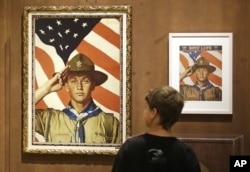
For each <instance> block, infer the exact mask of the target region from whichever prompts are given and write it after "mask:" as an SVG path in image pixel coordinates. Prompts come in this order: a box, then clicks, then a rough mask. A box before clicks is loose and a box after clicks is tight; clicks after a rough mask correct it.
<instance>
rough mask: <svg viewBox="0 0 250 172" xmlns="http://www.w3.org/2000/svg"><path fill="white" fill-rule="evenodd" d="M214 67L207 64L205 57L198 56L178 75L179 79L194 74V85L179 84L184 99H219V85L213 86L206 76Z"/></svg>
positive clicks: (220, 92) (220, 95)
mask: <svg viewBox="0 0 250 172" xmlns="http://www.w3.org/2000/svg"><path fill="white" fill-rule="evenodd" d="M215 70H216V68H215V67H214V66H211V65H210V64H209V61H208V60H207V59H206V58H205V57H200V58H199V59H198V60H197V61H196V62H195V64H194V65H193V66H192V67H190V68H188V69H187V70H186V71H185V72H184V73H182V74H181V75H180V81H182V80H183V79H184V78H185V77H187V76H190V75H192V74H193V73H194V74H195V76H196V79H197V81H196V83H195V84H194V85H180V93H181V94H182V95H183V97H184V99H185V100H201V101H221V100H222V91H221V89H220V88H219V87H215V86H214V85H213V84H212V83H210V82H209V80H208V76H209V74H210V73H212V72H214V71H215Z"/></svg>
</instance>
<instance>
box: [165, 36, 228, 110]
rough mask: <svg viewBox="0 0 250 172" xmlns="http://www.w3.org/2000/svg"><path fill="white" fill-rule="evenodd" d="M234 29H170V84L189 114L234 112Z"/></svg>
mask: <svg viewBox="0 0 250 172" xmlns="http://www.w3.org/2000/svg"><path fill="white" fill-rule="evenodd" d="M232 37H233V35H232V33H169V85H170V86H173V87H174V88H176V89H177V90H179V91H180V92H181V94H182V95H183V96H184V99H185V105H184V108H183V113H186V114H232V113H233V106H232V87H233V86H232Z"/></svg>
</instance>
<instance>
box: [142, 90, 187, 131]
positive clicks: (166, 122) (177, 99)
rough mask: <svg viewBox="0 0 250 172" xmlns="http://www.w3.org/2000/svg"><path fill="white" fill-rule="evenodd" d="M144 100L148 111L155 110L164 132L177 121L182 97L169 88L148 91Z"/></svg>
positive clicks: (182, 101)
mask: <svg viewBox="0 0 250 172" xmlns="http://www.w3.org/2000/svg"><path fill="white" fill-rule="evenodd" d="M145 100H146V101H147V103H148V105H149V108H150V109H153V108H156V109H157V112H158V114H159V116H160V123H161V125H162V126H163V128H164V129H166V130H169V129H170V128H171V127H172V126H173V125H174V124H175V123H176V122H177V121H178V120H179V116H180V114H181V111H182V108H183V106H184V98H183V96H182V95H181V94H180V93H179V92H178V91H177V90H175V89H174V88H172V87H169V86H164V87H159V88H155V89H151V90H149V92H148V94H147V95H146V97H145Z"/></svg>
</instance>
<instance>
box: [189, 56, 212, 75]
mask: <svg viewBox="0 0 250 172" xmlns="http://www.w3.org/2000/svg"><path fill="white" fill-rule="evenodd" d="M199 67H205V68H207V70H208V72H209V73H212V72H214V71H215V70H216V68H215V67H214V66H211V65H209V61H208V60H207V59H206V58H205V57H200V58H199V59H198V60H196V62H195V64H194V65H193V66H192V71H195V70H196V69H197V68H199Z"/></svg>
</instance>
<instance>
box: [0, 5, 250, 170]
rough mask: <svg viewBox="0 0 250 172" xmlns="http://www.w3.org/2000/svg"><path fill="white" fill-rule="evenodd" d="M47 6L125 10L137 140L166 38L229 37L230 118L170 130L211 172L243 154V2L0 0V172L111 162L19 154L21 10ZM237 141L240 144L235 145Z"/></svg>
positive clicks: (249, 100) (249, 133)
mask: <svg viewBox="0 0 250 172" xmlns="http://www.w3.org/2000/svg"><path fill="white" fill-rule="evenodd" d="M48 5H52V6H84V5H131V6H132V105H131V106H132V113H131V117H132V123H131V126H132V127H131V134H132V135H137V134H140V133H142V132H144V131H145V129H146V128H145V126H144V124H143V120H142V119H141V112H142V110H143V107H144V95H145V93H146V91H147V90H148V89H149V88H152V87H156V86H160V85H168V83H169V81H168V79H169V77H168V75H169V67H168V63H169V54H168V53H169V48H168V46H169V39H168V34H169V33H170V32H191V33H193V32H232V33H233V60H232V65H233V76H232V77H233V80H232V87H233V93H232V97H233V114H232V115H220V114H212V115H205V114H185V115H183V116H182V117H181V119H180V122H179V123H177V124H176V125H175V127H174V129H173V132H174V133H175V134H176V135H178V136H179V137H180V138H182V139H183V141H185V142H187V144H190V145H191V146H192V147H193V148H194V150H195V151H196V153H197V155H198V157H199V159H200V161H201V162H202V163H204V164H205V165H206V166H207V167H208V168H209V169H210V170H211V171H214V172H216V171H227V170H228V163H229V155H230V154H246V155H249V154H250V145H249V144H248V143H250V125H249V122H250V114H249V104H250V92H249V84H250V83H249V73H250V67H249V66H250V51H249V49H250V48H249V47H250V1H246V0H237V1H235V0H209V1H207V0H178V1H176V0H155V1H151V0H136V1H133V0H70V1H66V0H53V1H52V0H51V1H43V0H32V1H29V0H20V1H16V0H2V1H0V8H1V10H0V18H1V20H0V26H1V32H0V35H1V40H0V82H1V87H0V94H1V95H2V96H1V97H0V103H1V112H2V114H1V116H0V126H1V130H0V138H1V139H0V171H1V172H26V171H29V172H44V171H46V172H56V171H60V172H66V171H71V172H76V171H79V170H81V171H86V172H108V171H110V170H111V167H112V163H113V160H114V156H109V155H65V154H62V155H50V154H24V153H23V152H22V117H23V116H22V89H23V88H22V14H23V8H24V6H48ZM239 136H243V137H244V138H243V139H242V140H240V141H239V143H238V140H237V138H238V137H239ZM189 138H191V140H190V139H189ZM211 138H212V139H211ZM204 140H205V141H204ZM211 140H212V141H211ZM233 144H234V145H235V144H237V147H236V148H235V147H233V146H232V145H233ZM232 150H233V151H232ZM227 158H228V159H227Z"/></svg>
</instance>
